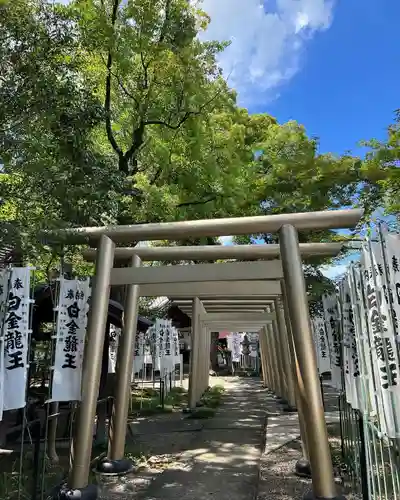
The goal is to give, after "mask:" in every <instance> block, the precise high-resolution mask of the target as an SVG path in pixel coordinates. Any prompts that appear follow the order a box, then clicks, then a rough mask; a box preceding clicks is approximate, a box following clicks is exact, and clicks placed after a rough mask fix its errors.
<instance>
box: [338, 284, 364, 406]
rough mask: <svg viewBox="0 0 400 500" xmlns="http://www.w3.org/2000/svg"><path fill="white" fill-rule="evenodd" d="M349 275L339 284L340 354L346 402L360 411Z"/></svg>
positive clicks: (358, 372) (357, 362) (358, 374)
mask: <svg viewBox="0 0 400 500" xmlns="http://www.w3.org/2000/svg"><path fill="white" fill-rule="evenodd" d="M350 286H351V285H350V275H349V274H347V275H346V277H345V278H344V279H343V281H342V282H341V284H340V287H339V290H340V292H339V293H340V301H341V305H342V308H341V309H342V349H343V350H342V353H343V365H344V366H343V368H344V385H345V391H346V401H347V402H348V403H349V404H350V405H351V406H352V408H353V409H355V410H358V409H360V405H359V394H358V392H359V390H360V385H359V377H360V371H359V360H358V352H357V346H356V338H355V325H354V313H353V304H352V301H351V288H350Z"/></svg>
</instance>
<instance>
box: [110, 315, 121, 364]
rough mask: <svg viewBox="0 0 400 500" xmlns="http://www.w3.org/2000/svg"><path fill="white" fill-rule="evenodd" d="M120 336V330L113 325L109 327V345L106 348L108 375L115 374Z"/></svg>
mask: <svg viewBox="0 0 400 500" xmlns="http://www.w3.org/2000/svg"><path fill="white" fill-rule="evenodd" d="M120 336H121V328H117V327H116V326H115V325H110V335H109V337H110V340H109V342H110V343H109V346H108V373H115V368H116V366H117V354H118V345H119V338H120Z"/></svg>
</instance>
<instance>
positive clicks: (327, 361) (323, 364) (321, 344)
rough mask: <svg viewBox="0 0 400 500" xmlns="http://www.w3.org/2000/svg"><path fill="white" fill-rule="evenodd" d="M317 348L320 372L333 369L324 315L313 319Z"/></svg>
mask: <svg viewBox="0 0 400 500" xmlns="http://www.w3.org/2000/svg"><path fill="white" fill-rule="evenodd" d="M311 323H312V327H313V333H314V341H315V349H316V354H317V366H318V371H319V373H320V374H322V373H326V372H330V371H331V357H330V352H329V344H328V338H327V335H326V330H325V322H324V318H323V317H322V316H316V317H315V318H313V319H312V322H311Z"/></svg>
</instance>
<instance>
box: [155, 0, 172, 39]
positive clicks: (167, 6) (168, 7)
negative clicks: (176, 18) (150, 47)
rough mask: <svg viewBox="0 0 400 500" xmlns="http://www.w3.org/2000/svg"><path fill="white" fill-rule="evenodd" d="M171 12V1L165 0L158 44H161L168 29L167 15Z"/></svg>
mask: <svg viewBox="0 0 400 500" xmlns="http://www.w3.org/2000/svg"><path fill="white" fill-rule="evenodd" d="M170 12H171V0H166V2H165V17H164V22H163V25H162V28H161V33H160V38H159V40H158V43H163V41H164V39H165V35H166V33H167V29H168V23H169V15H170Z"/></svg>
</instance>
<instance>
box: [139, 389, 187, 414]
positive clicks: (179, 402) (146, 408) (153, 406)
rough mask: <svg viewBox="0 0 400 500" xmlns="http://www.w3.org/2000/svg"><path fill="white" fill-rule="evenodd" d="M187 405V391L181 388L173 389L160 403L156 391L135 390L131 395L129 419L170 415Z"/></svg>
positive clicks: (158, 394)
mask: <svg viewBox="0 0 400 500" xmlns="http://www.w3.org/2000/svg"><path fill="white" fill-rule="evenodd" d="M185 404H187V391H186V390H185V389H183V388H182V387H173V388H172V389H171V390H170V392H169V393H168V394H167V395H166V397H165V399H164V406H163V405H162V404H161V401H160V393H159V391H158V390H156V389H152V388H145V389H135V390H133V391H132V395H131V405H130V417H137V416H150V415H156V414H159V413H172V412H173V411H178V410H180V409H182V408H183V407H184V406H185Z"/></svg>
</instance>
